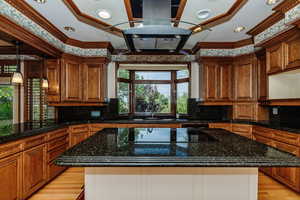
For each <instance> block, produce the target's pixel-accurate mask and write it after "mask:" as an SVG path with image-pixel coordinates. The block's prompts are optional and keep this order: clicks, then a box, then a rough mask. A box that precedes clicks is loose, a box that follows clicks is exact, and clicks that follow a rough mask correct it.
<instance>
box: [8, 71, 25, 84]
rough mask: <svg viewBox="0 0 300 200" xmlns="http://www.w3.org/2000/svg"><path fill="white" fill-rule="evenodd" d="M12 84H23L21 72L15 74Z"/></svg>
mask: <svg viewBox="0 0 300 200" xmlns="http://www.w3.org/2000/svg"><path fill="white" fill-rule="evenodd" d="M11 82H12V83H14V84H23V76H22V74H21V72H14V74H13V76H12V79H11Z"/></svg>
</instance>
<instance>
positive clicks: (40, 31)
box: [0, 0, 109, 57]
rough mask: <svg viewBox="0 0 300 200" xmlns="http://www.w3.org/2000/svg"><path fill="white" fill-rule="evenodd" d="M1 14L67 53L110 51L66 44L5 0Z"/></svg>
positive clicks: (101, 53)
mask: <svg viewBox="0 0 300 200" xmlns="http://www.w3.org/2000/svg"><path fill="white" fill-rule="evenodd" d="M0 15H3V16H5V17H7V18H8V19H10V20H12V21H13V22H15V23H16V24H18V25H20V26H22V27H23V28H25V29H26V30H28V31H30V32H31V33H33V34H34V35H36V36H38V37H40V38H41V39H43V40H45V41H46V42H48V43H50V44H51V45H53V46H54V47H56V48H57V49H59V50H61V51H63V52H65V53H70V54H73V55H77V56H86V57H92V56H93V57H96V56H101V57H103V56H104V57H107V56H108V54H109V53H108V52H109V51H108V50H107V49H82V48H79V47H75V46H70V45H66V44H64V43H63V42H62V41H60V40H59V39H57V38H56V37H54V36H53V35H52V34H51V33H49V32H48V31H47V30H45V29H44V28H42V27H41V26H40V25H38V24H37V23H35V22H34V21H32V20H31V19H29V18H28V17H27V16H26V15H24V14H23V13H21V12H20V11H18V10H17V9H16V8H14V7H13V6H11V5H10V4H9V3H7V2H6V1H5V0H0Z"/></svg>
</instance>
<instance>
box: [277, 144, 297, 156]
mask: <svg viewBox="0 0 300 200" xmlns="http://www.w3.org/2000/svg"><path fill="white" fill-rule="evenodd" d="M274 147H275V148H277V149H280V150H282V151H286V152H288V153H291V154H294V155H295V156H299V150H300V148H299V147H296V146H293V145H290V144H285V143H282V142H277V141H274Z"/></svg>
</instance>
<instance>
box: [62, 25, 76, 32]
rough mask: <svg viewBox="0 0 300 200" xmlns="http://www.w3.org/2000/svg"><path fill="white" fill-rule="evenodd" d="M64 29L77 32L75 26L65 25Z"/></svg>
mask: <svg viewBox="0 0 300 200" xmlns="http://www.w3.org/2000/svg"><path fill="white" fill-rule="evenodd" d="M64 29H65V30H66V31H68V32H75V28H74V27H72V26H65V27H64Z"/></svg>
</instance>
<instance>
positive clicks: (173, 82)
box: [117, 68, 190, 116]
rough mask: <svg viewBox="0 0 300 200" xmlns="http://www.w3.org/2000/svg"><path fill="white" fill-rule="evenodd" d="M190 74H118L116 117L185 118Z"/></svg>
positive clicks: (172, 72)
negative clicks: (117, 114)
mask: <svg viewBox="0 0 300 200" xmlns="http://www.w3.org/2000/svg"><path fill="white" fill-rule="evenodd" d="M189 80H190V79H189V70H188V69H184V70H179V71H138V70H126V69H123V68H121V69H119V70H118V83H117V95H118V98H119V113H120V114H131V115H136V116H145V115H147V116H154V115H156V116H158V115H164V116H167V115H172V116H175V114H176V113H180V114H187V100H188V98H189Z"/></svg>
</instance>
